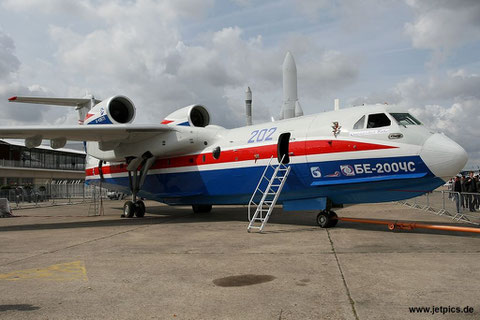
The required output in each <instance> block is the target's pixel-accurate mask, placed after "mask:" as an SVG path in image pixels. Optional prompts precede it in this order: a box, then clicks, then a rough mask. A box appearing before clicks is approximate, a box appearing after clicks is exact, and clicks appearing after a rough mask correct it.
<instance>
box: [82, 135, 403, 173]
mask: <svg viewBox="0 0 480 320" xmlns="http://www.w3.org/2000/svg"><path fill="white" fill-rule="evenodd" d="M392 148H397V147H392V146H388V145H380V144H373V143H364V142H357V141H345V140H311V141H297V142H291V143H290V148H289V149H290V152H293V156H307V155H316V154H327V153H338V152H355V151H366V150H380V149H392ZM272 155H274V156H276V155H277V145H276V144H271V145H263V146H256V147H247V148H243V149H234V150H226V151H222V152H221V154H220V158H219V159H215V158H214V157H213V154H212V153H211V152H207V153H201V154H195V155H188V156H179V157H172V158H165V159H157V160H156V161H155V163H154V164H153V166H152V167H151V169H165V168H180V167H190V166H201V165H207V164H220V163H235V162H238V161H247V160H258V159H270V157H271V156H272ZM102 172H103V174H113V173H122V172H127V165H126V164H116V165H110V166H103V167H102ZM85 174H86V175H87V176H93V175H98V174H99V171H98V167H95V168H88V169H86V170H85Z"/></svg>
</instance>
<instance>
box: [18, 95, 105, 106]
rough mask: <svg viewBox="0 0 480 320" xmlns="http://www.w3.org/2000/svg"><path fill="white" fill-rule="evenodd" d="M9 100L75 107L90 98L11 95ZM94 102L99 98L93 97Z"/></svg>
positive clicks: (88, 100)
mask: <svg viewBox="0 0 480 320" xmlns="http://www.w3.org/2000/svg"><path fill="white" fill-rule="evenodd" d="M8 101H10V102H22V103H35V104H48V105H54V106H70V107H77V106H79V105H82V104H86V103H90V101H92V100H91V99H86V98H46V97H17V96H15V97H11V98H10V99H8ZM94 101H95V104H97V103H99V102H101V100H97V99H94Z"/></svg>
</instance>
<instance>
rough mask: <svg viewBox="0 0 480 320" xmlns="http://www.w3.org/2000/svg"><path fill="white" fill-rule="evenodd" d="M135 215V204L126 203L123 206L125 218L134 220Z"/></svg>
mask: <svg viewBox="0 0 480 320" xmlns="http://www.w3.org/2000/svg"><path fill="white" fill-rule="evenodd" d="M134 214H135V205H134V204H133V202H132V201H130V200H129V201H126V202H125V203H124V204H123V215H122V216H123V217H125V218H133V215H134Z"/></svg>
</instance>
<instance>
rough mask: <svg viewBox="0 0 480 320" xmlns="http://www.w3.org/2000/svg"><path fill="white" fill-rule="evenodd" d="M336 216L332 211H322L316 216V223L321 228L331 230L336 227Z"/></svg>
mask: <svg viewBox="0 0 480 320" xmlns="http://www.w3.org/2000/svg"><path fill="white" fill-rule="evenodd" d="M337 218H338V217H337V214H336V213H335V212H333V211H322V212H320V213H319V214H318V215H317V223H318V225H319V226H320V227H322V228H331V227H335V226H336V225H337V222H338V219H337Z"/></svg>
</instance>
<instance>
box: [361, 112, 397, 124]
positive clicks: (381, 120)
mask: <svg viewBox="0 0 480 320" xmlns="http://www.w3.org/2000/svg"><path fill="white" fill-rule="evenodd" d="M391 124H392V122H391V121H390V119H389V118H388V117H387V115H386V114H385V113H375V114H370V115H368V122H367V128H380V127H388V126H389V125H391Z"/></svg>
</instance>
